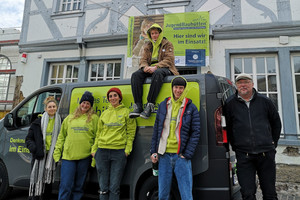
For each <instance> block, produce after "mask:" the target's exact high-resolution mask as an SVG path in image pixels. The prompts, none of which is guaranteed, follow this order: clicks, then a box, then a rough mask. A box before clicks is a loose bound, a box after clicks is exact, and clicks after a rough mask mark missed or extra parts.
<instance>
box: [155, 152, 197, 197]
mask: <svg viewBox="0 0 300 200" xmlns="http://www.w3.org/2000/svg"><path fill="white" fill-rule="evenodd" d="M173 172H174V173H175V176H176V179H177V182H178V188H179V192H180V196H181V199H182V200H192V199H193V193H192V190H193V174H192V163H191V160H187V159H185V158H181V157H180V156H178V154H175V153H165V154H164V155H162V156H160V157H159V164H158V196H159V200H164V199H166V200H168V199H169V195H170V190H171V185H172V176H173Z"/></svg>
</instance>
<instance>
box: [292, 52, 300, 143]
mask: <svg viewBox="0 0 300 200" xmlns="http://www.w3.org/2000/svg"><path fill="white" fill-rule="evenodd" d="M294 57H300V53H292V54H291V55H290V59H291V70H292V81H293V94H294V102H295V104H294V107H295V111H296V112H295V115H296V116H295V119H296V122H297V133H298V134H297V138H298V139H300V121H299V120H300V118H299V115H300V112H299V111H298V100H297V95H298V94H299V95H300V92H297V88H296V79H295V75H296V73H295V68H294V65H295V63H294ZM297 74H299V75H300V73H297Z"/></svg>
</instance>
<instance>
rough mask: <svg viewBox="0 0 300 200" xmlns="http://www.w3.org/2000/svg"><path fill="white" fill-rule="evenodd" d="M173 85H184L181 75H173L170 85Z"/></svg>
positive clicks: (184, 81)
mask: <svg viewBox="0 0 300 200" xmlns="http://www.w3.org/2000/svg"><path fill="white" fill-rule="evenodd" d="M174 85H180V86H184V88H185V87H186V80H185V79H184V78H183V77H181V76H178V77H175V78H174V79H173V80H172V87H173V86H174Z"/></svg>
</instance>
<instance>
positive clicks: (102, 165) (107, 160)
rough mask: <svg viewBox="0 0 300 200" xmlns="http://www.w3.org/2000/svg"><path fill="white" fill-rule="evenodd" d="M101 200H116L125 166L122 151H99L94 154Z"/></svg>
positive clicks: (118, 196) (123, 152)
mask: <svg viewBox="0 0 300 200" xmlns="http://www.w3.org/2000/svg"><path fill="white" fill-rule="evenodd" d="M95 160H96V167H97V172H98V181H99V187H100V197H99V198H100V199H101V200H108V199H109V200H118V199H119V198H120V184H121V180H122V177H123V173H124V169H125V166H126V161H127V158H126V155H125V150H124V149H101V148H98V150H97V152H96V154H95Z"/></svg>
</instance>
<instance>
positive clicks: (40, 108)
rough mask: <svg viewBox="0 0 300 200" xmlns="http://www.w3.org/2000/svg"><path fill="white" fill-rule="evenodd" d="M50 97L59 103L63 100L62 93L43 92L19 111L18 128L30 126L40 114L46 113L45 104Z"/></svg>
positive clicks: (17, 116) (56, 91) (58, 91)
mask: <svg viewBox="0 0 300 200" xmlns="http://www.w3.org/2000/svg"><path fill="white" fill-rule="evenodd" d="M48 96H54V97H55V99H56V100H57V102H58V103H59V101H60V98H61V91H60V90H54V91H46V92H42V93H40V94H37V95H35V96H34V97H32V98H31V99H29V100H28V101H27V102H25V103H24V104H23V105H22V107H21V108H19V110H18V111H17V115H16V126H17V127H23V126H28V125H30V124H31V122H33V121H34V120H35V119H36V118H37V117H38V115H39V114H42V113H43V112H44V104H43V102H44V100H45V99H46V98H47V97H48Z"/></svg>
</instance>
